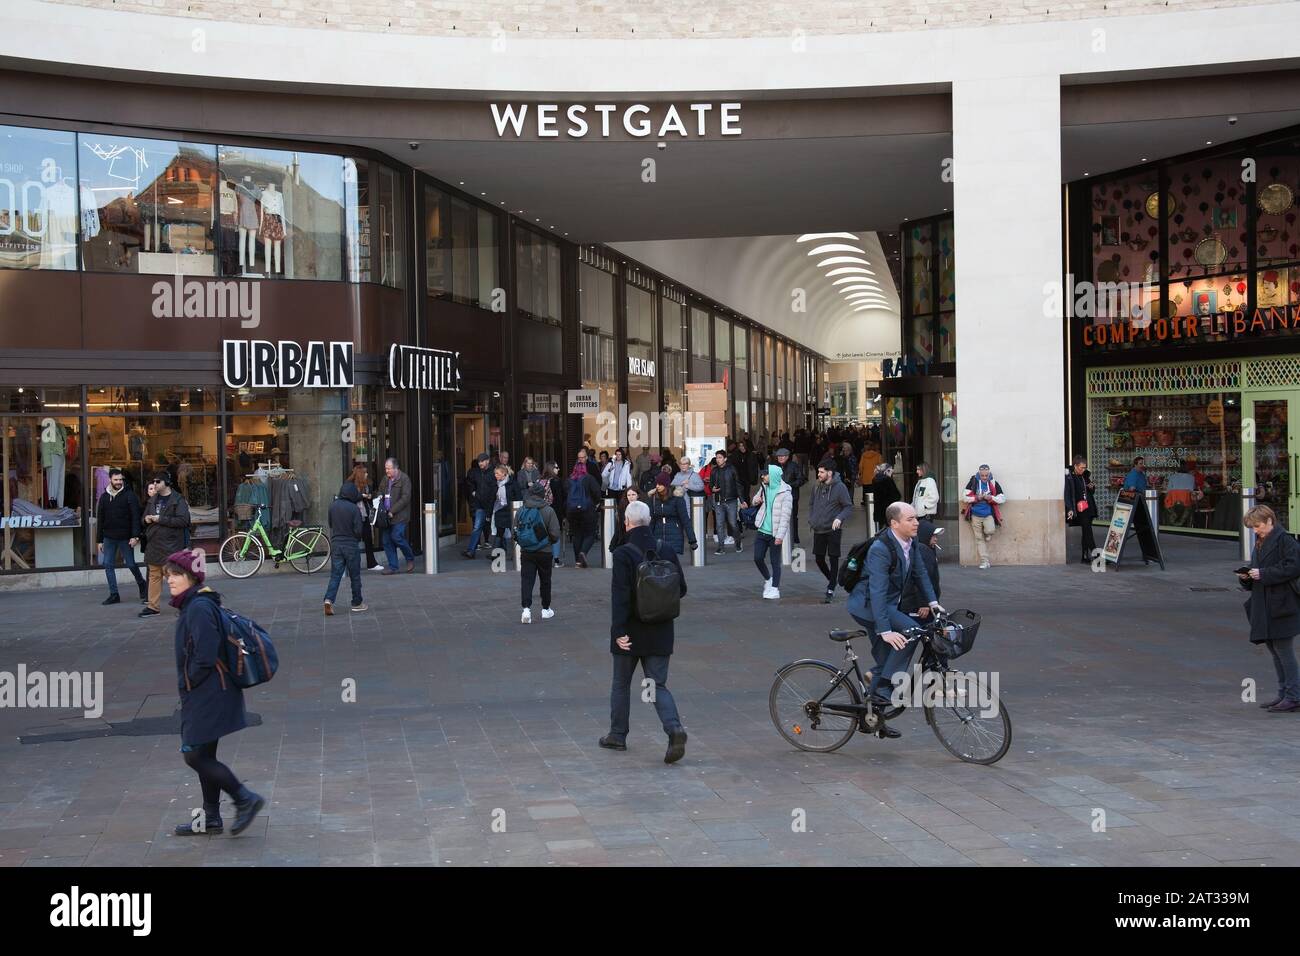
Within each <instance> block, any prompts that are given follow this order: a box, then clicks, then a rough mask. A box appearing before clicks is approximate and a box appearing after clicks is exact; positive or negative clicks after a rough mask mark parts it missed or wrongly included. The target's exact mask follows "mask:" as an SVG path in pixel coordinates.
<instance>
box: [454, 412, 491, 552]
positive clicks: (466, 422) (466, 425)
mask: <svg viewBox="0 0 1300 956" xmlns="http://www.w3.org/2000/svg"><path fill="white" fill-rule="evenodd" d="M487 450H488V431H487V416H486V415H482V414H473V415H457V416H456V461H457V464H458V465H459V466H460V471H459V473H458V474H459V475H466V474H468V473H469V466H470V465H472V464H474V460H475V459H476V458H478V456H479V455H480V454H481V453H483V452H485V451H487ZM454 485H455V486H456V487H458V488H459V487H460V482H459V481H457V482H454ZM462 491H463V489H462ZM458 497H459V499H460V500H459V501H458V502H457V503H456V533H457V534H469V533H470V532H471V531H473V530H474V515H473V514H472V513H471V512H470V509H469V502H468V501H466V500H465V495H464V494H463V493H462V494H460V495H459V496H458Z"/></svg>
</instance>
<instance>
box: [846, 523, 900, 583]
mask: <svg viewBox="0 0 1300 956" xmlns="http://www.w3.org/2000/svg"><path fill="white" fill-rule="evenodd" d="M887 534H889V529H888V528H885V529H883V530H882V531H879V532H877V533H876V536H875V537H874V538H868V539H867V540H866V541H863V542H862V543H861V544H855V545H854V546H853V550H852V551H850V552H849V556H848V559H847V560H846V561H845V562H844V566H843V567H841V568H840V581H839V583H840V587H842V588H843V589H844V590H846V591H848V592H849V593H850V594H852V593H853V589H854V588H856V587H857V586H858V584H859V583H860V582H861V581H862V579H863V578H864V577H865V576H866V574H867V552H868V551H870V550H871V546H872V545H873V544H875V543H876V542H877V541H882V540H884V538H885V535H887ZM885 547H887V548H889V573H890V574H893V573H894V568H896V567H898V549H897V548H896V547H895V546H894V544H893V542H892V541H885Z"/></svg>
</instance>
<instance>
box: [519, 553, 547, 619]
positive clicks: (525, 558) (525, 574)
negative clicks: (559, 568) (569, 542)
mask: <svg viewBox="0 0 1300 956" xmlns="http://www.w3.org/2000/svg"><path fill="white" fill-rule="evenodd" d="M552 560H553V559H552V557H551V546H550V545H549V544H548V545H547V546H546V550H545V551H520V552H519V604H520V606H521V607H532V606H533V581H534V580H536V579H537V578H541V579H542V607H544V608H550V606H551V572H552V571H553V570H554V567H553V565H552V564H551V561H552Z"/></svg>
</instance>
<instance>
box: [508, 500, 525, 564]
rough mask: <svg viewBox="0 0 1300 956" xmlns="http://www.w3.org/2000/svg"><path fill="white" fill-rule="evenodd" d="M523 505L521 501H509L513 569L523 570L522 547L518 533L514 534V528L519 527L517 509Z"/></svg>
mask: <svg viewBox="0 0 1300 956" xmlns="http://www.w3.org/2000/svg"><path fill="white" fill-rule="evenodd" d="M523 506H524V503H523V502H522V501H512V502H511V503H510V537H511V538H512V539H513V540H514V542H515V570H516V571H521V570H523V567H522V562H523V560H524V559H523V553H524V549H523V548H521V547H519V535H517V534H515V531H514V529H515V528H517V527H519V509H520V508H522V507H523Z"/></svg>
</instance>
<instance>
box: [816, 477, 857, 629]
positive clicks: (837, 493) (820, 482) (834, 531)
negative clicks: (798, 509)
mask: <svg viewBox="0 0 1300 956" xmlns="http://www.w3.org/2000/svg"><path fill="white" fill-rule="evenodd" d="M852 516H853V498H852V497H851V496H850V495H849V489H848V488H846V487H844V482H842V481H840V476H839V475H837V474H836V473H835V468H834V463H833V462H832V460H831V459H829V458H828V459H827V460H826V461H823V462H822V463H821V464H820V465H818V466H817V483H816V484H815V485H814V486H813V492H812V505H811V508H810V511H809V514H808V525H809V527H811V528H812V533H813V556H814V557H815V558H816V559H817V567H818V568H820V569H821V572H822V574H824V575H826V597H825V599H824V600H823V601H822V603H823V604H830V603H831V601H832V600H834V598H835V578H836V575H837V574H838V572H839V566H840V537H841V535H842V534H843V530H842V529H843V526H844V522H846V521H848V520H849V518H850V517H852ZM828 558H829V561H830V563H829V564H827V559H828Z"/></svg>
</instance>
